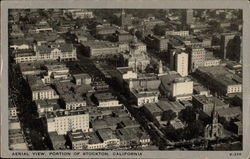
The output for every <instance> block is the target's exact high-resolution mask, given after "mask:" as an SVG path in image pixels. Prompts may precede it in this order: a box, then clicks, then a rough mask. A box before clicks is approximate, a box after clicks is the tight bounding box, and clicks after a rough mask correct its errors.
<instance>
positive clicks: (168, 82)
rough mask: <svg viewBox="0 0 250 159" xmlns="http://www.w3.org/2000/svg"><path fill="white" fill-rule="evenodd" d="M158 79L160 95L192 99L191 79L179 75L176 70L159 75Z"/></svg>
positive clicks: (178, 98) (176, 98)
mask: <svg viewBox="0 0 250 159" xmlns="http://www.w3.org/2000/svg"><path fill="white" fill-rule="evenodd" d="M160 79H161V85H160V92H161V95H162V96H166V97H168V98H170V99H174V100H187V99H192V95H193V81H192V80H191V79H189V78H187V77H181V76H180V74H178V73H177V72H170V74H167V75H163V76H160Z"/></svg>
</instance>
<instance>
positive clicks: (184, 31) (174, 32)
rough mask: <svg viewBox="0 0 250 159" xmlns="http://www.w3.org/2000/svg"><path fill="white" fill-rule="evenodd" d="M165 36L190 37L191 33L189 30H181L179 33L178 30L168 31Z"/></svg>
mask: <svg viewBox="0 0 250 159" xmlns="http://www.w3.org/2000/svg"><path fill="white" fill-rule="evenodd" d="M165 35H172V36H175V35H178V36H189V31H188V30H179V31H177V30H167V31H166V32H165Z"/></svg>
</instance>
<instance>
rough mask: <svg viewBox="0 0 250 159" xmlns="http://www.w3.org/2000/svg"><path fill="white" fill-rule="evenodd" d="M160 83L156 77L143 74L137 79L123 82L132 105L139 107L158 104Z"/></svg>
mask: <svg viewBox="0 0 250 159" xmlns="http://www.w3.org/2000/svg"><path fill="white" fill-rule="evenodd" d="M140 76H141V77H140ZM160 83H161V81H160V80H159V79H158V78H157V76H155V75H150V74H148V75H147V74H143V75H139V76H138V77H137V79H129V80H125V83H124V88H125V89H126V90H128V91H129V93H130V95H131V97H132V99H133V101H134V103H136V105H137V106H138V107H141V106H143V104H145V103H155V102H158V96H159V86H160Z"/></svg>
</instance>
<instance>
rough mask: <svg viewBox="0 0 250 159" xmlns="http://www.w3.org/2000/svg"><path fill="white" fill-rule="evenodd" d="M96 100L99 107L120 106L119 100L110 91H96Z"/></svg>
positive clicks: (94, 97) (94, 98)
mask: <svg viewBox="0 0 250 159" xmlns="http://www.w3.org/2000/svg"><path fill="white" fill-rule="evenodd" d="M93 100H94V102H96V104H97V107H99V108H109V107H117V106H118V107H119V106H121V104H119V101H118V100H117V98H116V97H115V96H113V95H112V93H110V92H99V93H98V92H97V93H94V96H93Z"/></svg>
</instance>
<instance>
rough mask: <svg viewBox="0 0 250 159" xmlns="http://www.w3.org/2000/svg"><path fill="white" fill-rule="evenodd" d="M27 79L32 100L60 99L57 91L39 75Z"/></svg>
mask: <svg viewBox="0 0 250 159" xmlns="http://www.w3.org/2000/svg"><path fill="white" fill-rule="evenodd" d="M27 81H28V84H29V87H30V91H31V98H32V100H39V99H41V100H43V99H58V98H59V96H58V95H57V93H56V91H55V90H54V89H53V88H52V87H51V86H50V85H46V84H44V83H43V82H42V79H41V78H39V77H38V76H28V77H27Z"/></svg>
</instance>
